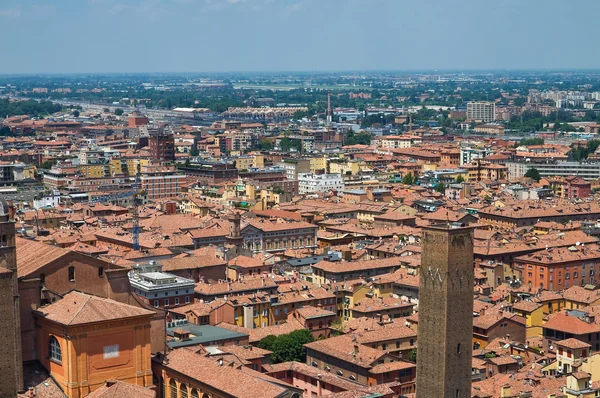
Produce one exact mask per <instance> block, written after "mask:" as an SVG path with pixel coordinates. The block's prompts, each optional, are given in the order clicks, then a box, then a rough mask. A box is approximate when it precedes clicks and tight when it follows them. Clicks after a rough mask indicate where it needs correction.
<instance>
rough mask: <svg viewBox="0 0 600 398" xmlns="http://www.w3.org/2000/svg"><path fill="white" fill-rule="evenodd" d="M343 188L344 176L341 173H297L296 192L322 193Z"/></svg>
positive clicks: (301, 193)
mask: <svg viewBox="0 0 600 398" xmlns="http://www.w3.org/2000/svg"><path fill="white" fill-rule="evenodd" d="M333 190H335V191H342V190H344V178H343V177H342V175H341V174H312V173H302V174H299V175H298V193H299V194H300V195H303V194H311V193H324V192H330V191H333Z"/></svg>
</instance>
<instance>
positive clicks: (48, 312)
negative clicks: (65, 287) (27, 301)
mask: <svg viewBox="0 0 600 398" xmlns="http://www.w3.org/2000/svg"><path fill="white" fill-rule="evenodd" d="M34 314H36V315H37V316H40V317H42V318H45V319H48V320H50V321H53V322H56V323H59V324H62V325H69V326H72V325H82V324H86V323H94V322H104V321H111V320H116V319H124V318H135V317H140V316H152V315H154V312H152V311H149V310H145V309H142V308H138V307H134V306H132V305H129V304H124V303H120V302H118V301H114V300H111V299H105V298H100V297H96V296H91V295H89V294H85V293H81V292H78V291H72V292H69V293H67V294H66V295H65V296H64V297H63V298H62V299H61V300H58V301H56V302H54V303H52V304H48V305H46V306H44V307H41V308H39V309H38V310H36V311H34Z"/></svg>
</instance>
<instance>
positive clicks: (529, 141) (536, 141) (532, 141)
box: [519, 138, 544, 146]
mask: <svg viewBox="0 0 600 398" xmlns="http://www.w3.org/2000/svg"><path fill="white" fill-rule="evenodd" d="M519 145H521V146H529V145H544V139H543V138H523V139H521V141H519Z"/></svg>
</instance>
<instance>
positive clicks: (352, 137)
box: [344, 130, 371, 145]
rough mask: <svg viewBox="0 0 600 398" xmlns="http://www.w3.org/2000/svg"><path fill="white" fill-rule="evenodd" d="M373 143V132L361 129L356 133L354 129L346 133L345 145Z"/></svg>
mask: <svg viewBox="0 0 600 398" xmlns="http://www.w3.org/2000/svg"><path fill="white" fill-rule="evenodd" d="M370 143H371V134H369V133H367V132H364V131H361V132H360V133H358V134H355V133H354V131H352V130H350V131H348V133H347V134H346V139H345V140H344V144H345V145H356V144H360V145H369V144H370Z"/></svg>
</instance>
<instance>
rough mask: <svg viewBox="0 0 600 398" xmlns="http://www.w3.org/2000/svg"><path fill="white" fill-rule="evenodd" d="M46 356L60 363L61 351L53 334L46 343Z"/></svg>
mask: <svg viewBox="0 0 600 398" xmlns="http://www.w3.org/2000/svg"><path fill="white" fill-rule="evenodd" d="M48 356H49V357H50V359H51V360H52V361H54V362H58V363H62V351H61V350H60V343H59V342H58V340H57V339H56V337H54V336H50V341H49V343H48Z"/></svg>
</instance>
